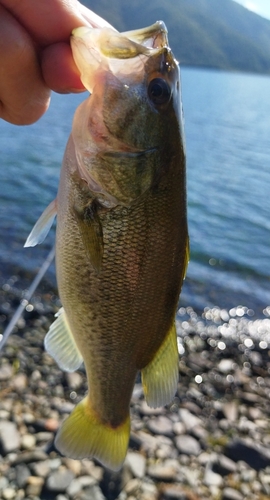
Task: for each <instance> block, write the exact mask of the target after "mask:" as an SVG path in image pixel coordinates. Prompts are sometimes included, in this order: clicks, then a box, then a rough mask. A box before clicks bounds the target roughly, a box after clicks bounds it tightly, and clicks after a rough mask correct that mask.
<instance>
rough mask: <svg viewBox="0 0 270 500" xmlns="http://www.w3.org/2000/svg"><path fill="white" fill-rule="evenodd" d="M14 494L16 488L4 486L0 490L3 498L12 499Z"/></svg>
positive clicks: (5, 499) (4, 499)
mask: <svg viewBox="0 0 270 500" xmlns="http://www.w3.org/2000/svg"><path fill="white" fill-rule="evenodd" d="M15 495H16V490H15V489H14V488H5V489H4V490H3V491H2V498H3V500H13V498H15Z"/></svg>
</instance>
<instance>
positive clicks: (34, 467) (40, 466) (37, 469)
mask: <svg viewBox="0 0 270 500" xmlns="http://www.w3.org/2000/svg"><path fill="white" fill-rule="evenodd" d="M30 468H31V471H32V472H33V474H34V475H35V476H39V477H44V478H45V477H47V476H48V474H49V472H50V467H49V462H48V460H44V461H42V462H34V463H32V464H31V466H30Z"/></svg>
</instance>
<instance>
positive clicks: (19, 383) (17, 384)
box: [12, 373, 28, 392]
mask: <svg viewBox="0 0 270 500" xmlns="http://www.w3.org/2000/svg"><path fill="white" fill-rule="evenodd" d="M12 385H13V387H14V388H15V389H16V391H18V392H21V391H24V389H26V387H27V385H28V377H27V375H26V374H25V373H18V375H15V377H13V379H12Z"/></svg>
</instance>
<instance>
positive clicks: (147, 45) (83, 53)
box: [71, 21, 170, 92]
mask: <svg viewBox="0 0 270 500" xmlns="http://www.w3.org/2000/svg"><path fill="white" fill-rule="evenodd" d="M71 48H72V52H73V57H74V60H75V63H76V65H77V67H78V69H79V71H80V73H81V80H82V82H83V84H84V85H85V87H86V88H87V89H88V90H89V91H90V92H92V91H93V87H94V84H95V82H94V77H91V76H90V75H97V74H98V73H99V72H100V70H101V68H102V69H103V70H105V69H106V68H107V69H108V70H109V71H111V73H112V74H114V75H116V76H120V75H128V74H131V73H132V74H133V75H138V76H137V77H138V78H140V75H141V74H142V73H143V70H144V65H145V63H146V60H147V59H148V58H150V57H151V56H159V55H161V54H163V53H164V54H165V55H167V54H168V53H170V48H169V44H168V37H167V28H166V26H165V24H164V23H163V21H157V22H156V23H155V24H153V25H152V26H149V27H147V28H142V29H139V30H132V31H126V32H124V33H119V32H118V31H115V30H113V29H111V28H103V29H91V28H87V27H80V28H76V29H74V30H73V32H72V36H71ZM138 56H139V57H138ZM165 57H166V56H165Z"/></svg>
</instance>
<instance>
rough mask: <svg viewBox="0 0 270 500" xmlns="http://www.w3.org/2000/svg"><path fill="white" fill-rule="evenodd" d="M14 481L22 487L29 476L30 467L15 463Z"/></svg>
mask: <svg viewBox="0 0 270 500" xmlns="http://www.w3.org/2000/svg"><path fill="white" fill-rule="evenodd" d="M15 471H16V483H17V485H18V487H19V488H23V487H24V486H25V485H26V483H27V479H28V478H29V476H31V472H30V469H29V468H28V467H27V466H26V465H25V464H20V465H16V467H15Z"/></svg>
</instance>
